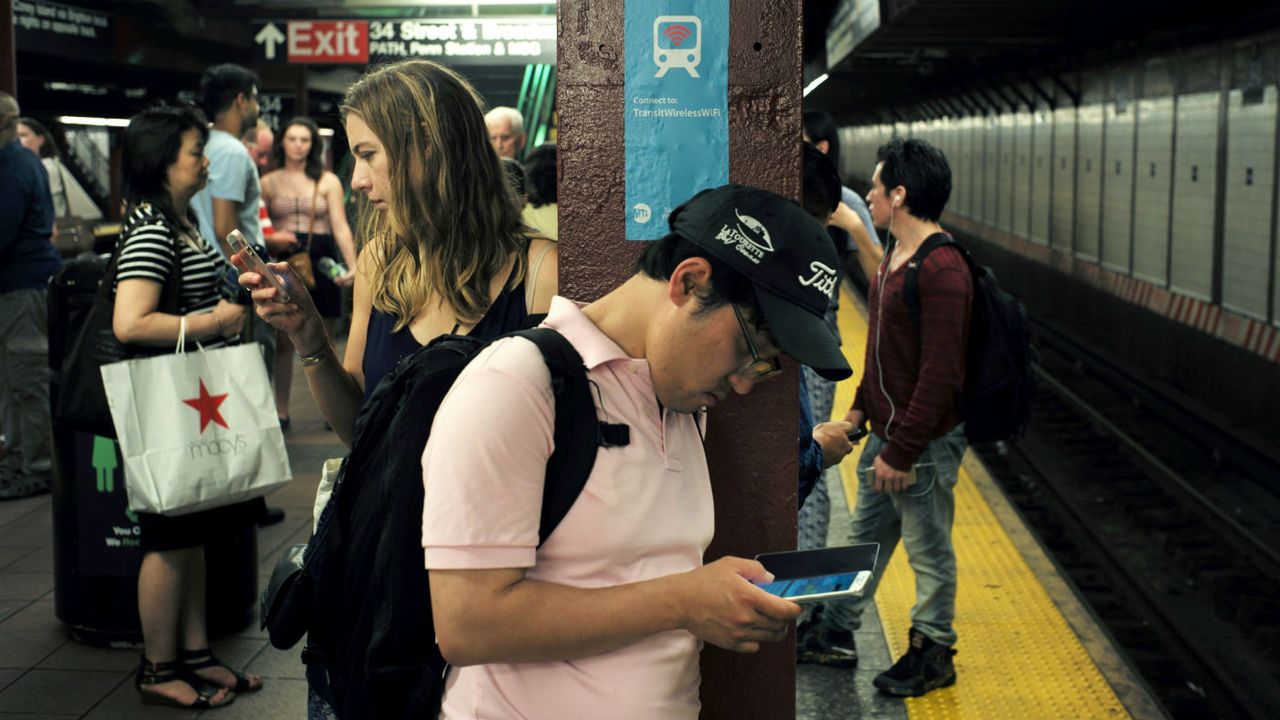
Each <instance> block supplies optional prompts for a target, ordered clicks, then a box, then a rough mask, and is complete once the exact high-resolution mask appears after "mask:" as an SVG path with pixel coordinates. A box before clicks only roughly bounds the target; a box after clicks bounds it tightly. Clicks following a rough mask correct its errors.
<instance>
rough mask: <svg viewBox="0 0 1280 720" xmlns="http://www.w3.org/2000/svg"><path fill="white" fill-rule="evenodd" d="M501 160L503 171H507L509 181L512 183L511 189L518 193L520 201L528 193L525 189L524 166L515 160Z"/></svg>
mask: <svg viewBox="0 0 1280 720" xmlns="http://www.w3.org/2000/svg"><path fill="white" fill-rule="evenodd" d="M501 160H502V169H503V170H506V171H507V179H508V180H510V181H511V187H512V189H514V190H515V191H516V197H517V199H518V198H519V197H521V196H523V195H524V194H525V193H526V192H527V190H525V187H524V166H522V165H521V164H520V161H519V160H516V159H515V158H509V157H504V158H501Z"/></svg>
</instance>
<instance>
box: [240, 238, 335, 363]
mask: <svg viewBox="0 0 1280 720" xmlns="http://www.w3.org/2000/svg"><path fill="white" fill-rule="evenodd" d="M228 242H230V238H229V237H228ZM235 247H236V246H235V244H234V243H232V248H235ZM231 263H232V264H233V265H235V266H236V268H237V269H239V270H240V278H239V279H240V285H242V286H243V287H245V288H247V289H248V290H249V294H250V296H251V297H252V298H253V304H254V307H255V308H256V309H257V313H258V317H260V318H262V319H263V320H264V321H265V322H266V323H267V324H268V325H270V326H271V327H273V328H275V329H277V330H279V331H281V332H283V333H286V334H287V335H288V336H289V339H290V340H292V341H293V342H294V346H295V347H298V348H303V349H305V348H311V347H318V346H319V345H320V344H321V343H322V342H327V340H326V338H327V336H326V335H325V330H324V323H323V322H322V321H321V319H320V313H318V312H317V311H316V306H315V304H314V303H313V302H312V301H311V295H310V294H309V293H308V292H307V291H306V290H305V289H302V288H304V285H303V284H302V279H301V278H299V277H298V276H297V274H296V273H295V272H294V271H293V268H291V267H289V263H284V262H278V263H264V262H262V260H261V259H260V258H258V256H257V255H256V254H255V253H254V252H253V250H252V249H238V250H237V252H236V253H235V254H234V255H232V256H231ZM288 289H294V291H293V292H291V293H290V292H288ZM282 294H283V295H282Z"/></svg>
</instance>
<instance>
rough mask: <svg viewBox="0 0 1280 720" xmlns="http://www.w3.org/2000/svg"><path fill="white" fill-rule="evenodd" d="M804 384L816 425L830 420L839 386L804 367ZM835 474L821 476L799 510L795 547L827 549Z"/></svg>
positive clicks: (802, 367)
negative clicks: (831, 478)
mask: <svg viewBox="0 0 1280 720" xmlns="http://www.w3.org/2000/svg"><path fill="white" fill-rule="evenodd" d="M800 371H801V372H803V373H804V381H805V384H806V386H807V387H808V388H809V406H810V407H811V408H812V409H813V422H814V423H815V424H816V423H824V422H827V421H829V420H830V419H831V406H832V404H833V403H834V402H835V397H836V384H835V383H834V382H832V381H830V380H825V379H823V378H822V376H820V375H818V373H816V372H814V371H813V370H810V369H809V368H808V367H807V366H804V365H801V366H800ZM830 472H836V470H835V469H834V468H827V469H826V470H823V471H822V476H821V477H819V478H818V482H817V483H816V484H815V485H814V486H813V492H811V493H809V497H807V498H805V501H804V505H802V506H801V507H800V516H799V518H798V519H797V522H796V526H797V530H798V533H797V534H798V537H797V538H796V540H797V543H796V547H797V548H798V549H800V550H815V549H817V548H824V547H826V546H827V524H828V522H829V521H830V518H831V499H830V498H829V497H828V496H827V473H830Z"/></svg>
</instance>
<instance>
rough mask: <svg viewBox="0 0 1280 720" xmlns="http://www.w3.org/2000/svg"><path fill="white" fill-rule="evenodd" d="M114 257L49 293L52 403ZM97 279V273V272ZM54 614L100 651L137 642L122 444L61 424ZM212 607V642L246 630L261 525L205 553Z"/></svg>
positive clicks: (63, 274)
mask: <svg viewBox="0 0 1280 720" xmlns="http://www.w3.org/2000/svg"><path fill="white" fill-rule="evenodd" d="M105 267H106V257H105V256H100V255H89V254H86V255H82V256H81V257H79V258H76V259H74V260H71V261H69V262H67V264H66V265H64V266H63V269H62V270H61V271H59V273H58V274H57V275H56V276H55V277H54V280H53V283H52V284H51V285H50V288H49V366H50V371H51V373H50V376H51V382H50V391H49V395H50V397H49V400H50V403H51V404H52V406H53V407H57V401H58V390H59V385H60V377H61V370H62V357H63V352H64V349H65V348H66V346H67V333H68V324H69V322H70V320H71V318H73V317H77V316H78V315H79V314H83V311H84V309H85V308H87V306H88V304H90V303H92V301H93V297H94V295H95V294H96V292H97V279H98V278H101V276H102V273H103V272H104V270H105ZM95 273H96V274H95ZM53 455H54V485H53V565H54V567H53V574H54V575H53V577H54V610H55V613H56V615H57V617H58V619H59V620H60V621H62V622H63V623H65V624H66V625H67V626H68V628H70V630H71V634H72V637H74V638H76V639H77V640H80V641H81V642H86V643H91V644H95V645H134V644H137V643H140V642H141V640H142V628H141V625H140V622H139V619H138V568H139V567H140V566H141V564H142V550H141V547H140V535H141V529H140V528H139V526H138V523H137V519H136V517H134V515H133V513H132V512H130V511H129V505H128V500H127V498H126V496H125V488H124V467H123V462H122V459H121V456H120V448H119V445H118V443H116V441H115V440H113V439H111V438H104V437H98V436H95V435H92V434H90V433H85V432H79V431H76V430H72V429H70V428H67V427H64V426H61V425H60V423H58V422H56V421H55V422H54V425H53ZM205 554H206V566H207V568H208V575H209V582H208V583H207V592H206V607H207V608H208V626H209V634H210V636H211V637H219V636H222V635H229V634H231V633H234V632H236V631H239V630H241V629H243V628H244V627H246V626H248V624H249V623H250V622H251V621H252V619H253V614H254V604H255V603H256V601H257V594H258V574H257V564H258V539H257V528H256V527H254V526H252V525H250V526H248V527H242V528H236V529H231V530H228V532H227V533H226V534H225V535H223V536H220V537H218V538H216V539H214V540H213V541H211V542H210V543H209V544H208V545H207V546H206V553H205Z"/></svg>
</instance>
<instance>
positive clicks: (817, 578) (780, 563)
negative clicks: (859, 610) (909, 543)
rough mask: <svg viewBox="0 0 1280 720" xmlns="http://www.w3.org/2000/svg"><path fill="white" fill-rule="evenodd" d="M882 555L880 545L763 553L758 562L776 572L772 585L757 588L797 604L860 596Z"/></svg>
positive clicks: (760, 584)
mask: <svg viewBox="0 0 1280 720" xmlns="http://www.w3.org/2000/svg"><path fill="white" fill-rule="evenodd" d="M879 554H880V544H879V543H865V544H862V545H846V546H843V547H831V548H820V549H818V550H796V551H792V552H778V553H762V554H760V555H757V556H756V560H757V561H759V562H760V564H761V565H764V568H765V569H766V570H768V571H769V572H771V573H773V582H769V583H756V585H757V586H758V587H760V588H761V589H763V590H764V591H765V592H768V593H771V594H773V595H777V596H778V597H782V598H786V599H788V600H790V601H792V602H795V603H811V602H818V601H820V600H829V599H833V598H842V597H853V596H856V595H861V594H862V590H863V588H865V587H866V585H867V582H868V581H870V579H871V571H872V570H873V569H874V568H875V565H876V556H877V555H879Z"/></svg>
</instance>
